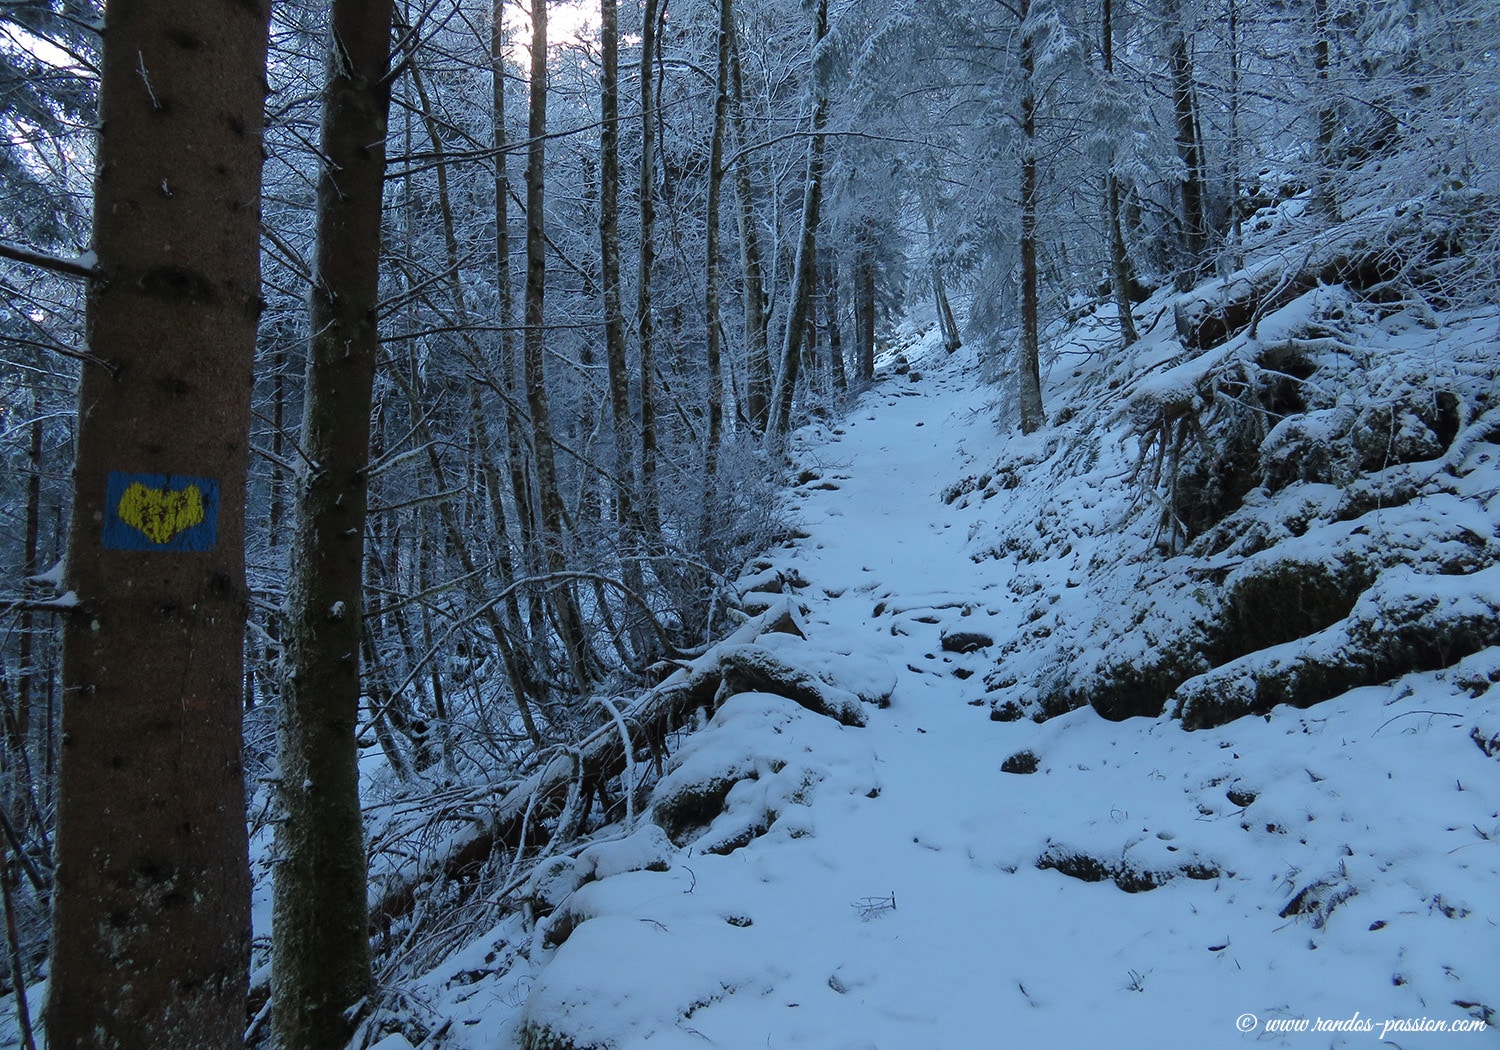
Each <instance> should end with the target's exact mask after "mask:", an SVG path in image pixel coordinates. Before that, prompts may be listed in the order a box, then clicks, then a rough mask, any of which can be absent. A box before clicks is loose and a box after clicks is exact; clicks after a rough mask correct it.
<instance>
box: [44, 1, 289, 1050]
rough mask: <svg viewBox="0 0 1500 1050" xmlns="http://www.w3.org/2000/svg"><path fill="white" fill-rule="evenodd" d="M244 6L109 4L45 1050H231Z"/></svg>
mask: <svg viewBox="0 0 1500 1050" xmlns="http://www.w3.org/2000/svg"><path fill="white" fill-rule="evenodd" d="M269 15H270V5H269V3H267V2H265V0H259V2H244V3H237V4H202V3H197V2H190V0H175V2H168V0H162V2H157V3H136V4H110V5H109V8H108V14H107V29H106V33H105V37H106V44H105V48H104V57H103V71H102V81H101V92H100V118H101V122H100V132H99V141H98V154H97V157H98V172H97V176H96V180H95V185H94V202H95V206H94V217H95V218H94V242H93V247H94V253H95V255H96V256H97V260H98V264H97V266H98V269H97V272H98V278H99V279H98V280H96V281H95V282H94V283H93V284H92V285H91V287H90V289H89V297H88V305H87V338H88V346H89V349H90V351H91V353H92V354H93V355H94V357H96V358H98V359H100V360H102V361H104V362H108V365H109V367H97V366H94V365H89V366H86V367H85V369H84V372H83V380H82V386H81V389H80V392H79V405H78V407H79V413H78V446H77V460H76V468H75V471H74V483H75V494H74V503H73V506H74V512H73V527H72V531H71V533H70V535H69V540H68V555H67V578H66V581H65V584H66V587H67V589H68V591H69V592H70V593H71V594H73V595H75V596H76V597H77V599H78V604H77V606H76V608H75V611H74V612H73V613H72V614H71V615H69V616H68V617H67V618H66V620H65V622H64V656H63V688H64V689H65V691H66V695H67V697H68V700H67V703H66V704H65V705H64V708H65V709H64V712H63V723H64V724H63V755H62V768H61V772H60V776H61V781H60V784H59V801H58V811H57V841H56V857H57V870H56V879H57V881H56V891H55V896H54V898H53V916H52V918H53V927H52V931H53V932H52V962H51V989H50V993H49V997H48V1004H47V1018H46V1021H47V1034H48V1045H49V1046H50V1047H51V1048H52V1050H82V1048H88V1050H97V1048H99V1047H146V1046H150V1047H163V1048H170V1050H199V1048H202V1047H228V1046H238V1045H240V1042H241V1040H242V1037H243V1034H244V1028H245V1010H246V991H247V987H248V982H249V975H248V970H249V952H250V877H249V862H248V856H247V846H246V840H245V795H244V779H243V774H242V771H241V764H240V696H241V682H242V678H243V645H244V624H245V610H246V603H247V601H248V595H247V593H246V588H245V564H244V532H245V528H244V525H245V487H246V481H247V475H248V463H247V455H248V448H249V433H250V391H251V380H252V360H253V355H254V349H255V329H256V321H257V318H258V316H259V313H260V307H261V299H260V274H259V242H260V207H259V202H260V176H261V121H262V116H261V114H262V108H263V105H264V101H265V55H266V31H267V21H268V18H269Z"/></svg>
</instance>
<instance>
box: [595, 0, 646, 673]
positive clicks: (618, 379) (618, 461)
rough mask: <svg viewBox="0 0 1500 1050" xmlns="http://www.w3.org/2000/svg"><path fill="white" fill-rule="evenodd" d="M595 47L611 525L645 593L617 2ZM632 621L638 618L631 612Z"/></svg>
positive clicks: (632, 583) (609, 2)
mask: <svg viewBox="0 0 1500 1050" xmlns="http://www.w3.org/2000/svg"><path fill="white" fill-rule="evenodd" d="M599 16H600V22H599V48H600V58H601V62H602V70H601V74H600V79H599V111H600V116H601V118H602V126H601V127H600V130H599V154H600V156H599V257H600V276H601V282H602V284H603V286H604V349H605V358H606V360H607V362H608V366H609V405H610V415H611V418H612V420H613V422H614V437H615V465H614V473H615V487H614V495H615V521H616V524H617V525H618V528H619V532H620V545H621V547H622V548H623V551H624V554H623V557H622V559H621V572H622V575H623V578H624V581H625V585H626V586H627V587H629V588H630V589H631V590H632V591H634V592H635V593H637V594H639V593H641V592H642V591H643V590H644V589H645V584H644V576H643V573H642V570H641V563H640V561H639V560H638V557H639V555H640V553H641V551H640V547H641V529H640V522H639V521H638V520H637V515H636V498H635V442H636V438H635V425H634V424H635V421H634V418H633V417H632V416H631V413H630V367H629V363H628V360H627V358H626V348H625V312H624V305H623V300H622V295H621V291H620V13H619V0H600V8H599ZM630 615H631V619H632V622H636V616H635V614H634V613H633V612H632V613H631V614H630ZM631 636H632V642H633V643H634V646H635V648H636V650H637V651H641V650H642V649H643V648H644V647H645V646H646V645H648V644H649V635H648V633H647V632H645V631H644V630H632V631H631Z"/></svg>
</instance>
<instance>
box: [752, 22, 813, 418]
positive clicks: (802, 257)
mask: <svg viewBox="0 0 1500 1050" xmlns="http://www.w3.org/2000/svg"><path fill="white" fill-rule="evenodd" d="M815 19H816V20H815V24H814V29H813V49H814V50H816V49H817V47H818V45H819V44H821V43H822V42H823V38H824V37H826V36H827V35H828V0H818V6H817V13H816V16H815ZM827 122H828V87H827V85H826V84H824V83H823V76H822V74H821V73H818V74H815V81H814V85H813V118H812V143H811V145H810V146H809V148H808V158H807V187H806V189H805V190H804V192H803V195H802V235H801V237H800V238H799V239H798V241H797V257H796V262H795V263H794V264H793V267H792V288H791V294H792V299H791V305H790V306H789V307H788V308H787V319H786V333H785V336H784V338H783V340H782V344H781V373H780V375H778V376H777V378H776V393H775V395H774V397H773V398H772V403H771V418H770V421H769V422H768V424H767V426H766V433H767V435H768V436H769V437H770V439H771V441H772V442H773V443H776V444H780V443H781V442H783V441H785V440H786V436H787V434H788V432H790V430H791V426H792V399H793V397H794V396H795V395H796V392H797V372H798V364H799V362H800V360H801V355H802V343H803V340H804V339H805V338H806V332H805V331H804V329H805V328H806V326H807V313H808V299H809V297H810V296H811V294H812V286H813V269H814V268H815V267H816V266H817V249H818V216H819V213H820V212H821V210H822V204H823V128H824V125H825V124H827Z"/></svg>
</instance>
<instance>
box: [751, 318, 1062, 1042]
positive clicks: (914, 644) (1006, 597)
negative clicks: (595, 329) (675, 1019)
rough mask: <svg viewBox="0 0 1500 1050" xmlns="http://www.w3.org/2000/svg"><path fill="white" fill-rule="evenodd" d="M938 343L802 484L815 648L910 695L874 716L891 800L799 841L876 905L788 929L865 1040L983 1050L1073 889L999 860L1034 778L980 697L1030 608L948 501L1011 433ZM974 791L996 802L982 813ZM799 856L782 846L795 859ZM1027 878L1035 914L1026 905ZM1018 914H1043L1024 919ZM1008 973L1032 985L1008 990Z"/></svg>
mask: <svg viewBox="0 0 1500 1050" xmlns="http://www.w3.org/2000/svg"><path fill="white" fill-rule="evenodd" d="M927 349H928V352H927V353H926V354H925V355H922V356H921V357H920V358H919V359H917V360H916V361H915V363H914V364H913V367H912V371H911V372H910V373H902V374H894V373H890V374H888V375H887V377H886V378H885V380H884V381H883V382H880V383H878V384H877V385H876V386H875V387H873V388H871V389H870V390H869V391H867V392H866V393H865V394H864V395H863V396H862V397H861V399H860V400H859V402H858V403H857V404H856V405H855V406H854V407H853V408H852V409H851V410H850V411H849V413H848V414H847V416H846V418H845V419H844V420H843V421H841V422H840V423H838V424H837V425H836V426H834V427H832V428H812V429H809V430H804V431H803V432H801V434H800V435H799V438H800V440H801V442H802V444H801V446H800V447H799V448H798V449H797V450H796V452H797V463H798V465H799V467H800V468H801V474H800V477H802V478H804V479H805V480H804V481H803V482H802V483H801V484H800V485H799V486H798V487H797V489H795V490H794V491H795V496H794V499H795V500H796V514H795V517H796V523H797V525H798V526H799V528H800V529H801V530H802V531H803V532H804V533H805V534H806V536H805V538H803V539H800V540H799V541H797V542H795V543H794V544H793V545H792V548H791V549H790V550H789V551H787V552H786V554H785V556H784V560H785V565H786V567H787V568H788V569H792V568H794V569H795V570H796V572H797V573H798V574H799V575H800V576H801V577H802V578H803V579H804V580H806V581H807V586H806V587H805V588H803V589H802V590H801V591H800V596H801V597H802V599H803V601H804V602H805V603H806V605H807V611H806V613H805V616H804V621H805V626H806V628H807V634H808V638H809V641H810V643H812V644H814V645H821V646H827V647H831V648H834V649H836V650H838V651H841V652H849V653H850V654H851V656H853V657H856V658H859V659H869V658H871V657H874V658H878V659H881V660H883V661H884V662H885V663H886V665H887V666H888V667H889V668H890V671H891V672H892V673H893V674H894V676H895V681H896V687H895V690H894V692H893V694H892V700H891V706H890V708H888V709H886V710H884V711H879V712H870V713H869V724H868V726H867V727H866V728H865V729H864V730H860V731H858V735H859V736H861V737H862V738H863V739H864V740H865V741H866V742H867V743H868V745H869V746H870V748H871V749H872V750H873V752H874V755H875V772H876V776H877V778H878V786H879V790H880V795H879V798H878V800H877V801H875V802H873V803H863V804H862V805H859V806H851V807H849V808H848V809H847V810H846V811H845V813H844V814H843V815H842V819H840V820H839V821H837V822H836V823H835V822H819V823H818V826H817V828H816V830H815V834H814V836H813V838H812V839H811V841H809V842H807V843H799V844H798V845H803V846H805V852H806V853H807V854H808V855H809V858H808V859H809V860H810V861H811V862H812V863H815V864H817V865H819V866H821V867H822V868H823V869H824V871H823V873H822V875H821V877H815V878H816V881H817V882H822V883H825V884H828V885H829V886H830V887H834V889H833V890H832V892H833V894H843V895H844V896H845V897H846V898H847V901H848V904H855V905H859V904H871V903H873V904H875V905H876V906H877V907H876V910H875V911H874V912H873V914H871V915H869V916H868V917H866V919H865V921H864V922H863V923H858V922H851V921H850V920H851V916H850V914H849V913H848V910H847V905H846V907H845V908H844V909H840V910H839V911H836V912H834V913H833V914H832V915H830V914H827V913H826V912H823V911H821V910H807V911H804V904H803V902H799V901H797V900H796V899H795V898H793V899H787V898H785V897H783V898H782V901H783V902H784V903H787V904H791V905H792V907H793V909H794V910H795V911H797V912H798V913H799V914H798V915H797V917H796V919H795V921H794V922H791V923H789V924H788V929H789V931H790V930H792V929H796V928H799V927H800V928H802V929H803V930H804V931H805V930H806V929H807V925H808V924H812V926H813V927H814V928H820V929H821V931H822V932H821V933H820V934H819V935H817V936H815V937H810V938H808V940H809V942H810V943H817V944H819V945H820V946H821V948H820V950H821V951H822V952H824V953H826V955H827V960H826V962H825V964H824V967H823V968H824V969H826V970H827V971H828V983H829V987H831V988H833V990H834V991H835V992H838V991H839V990H840V989H844V990H845V991H846V992H847V993H848V994H847V995H845V998H846V999H852V1000H855V1002H851V1003H849V1004H848V1005H849V1006H850V1007H852V1008H853V1012H854V1013H855V1014H858V1016H859V1018H860V1020H859V1021H855V1019H854V1017H853V1016H850V1017H849V1018H847V1023H849V1024H850V1026H851V1029H857V1028H859V1027H860V1026H861V1025H868V1024H870V1023H871V1022H872V1021H876V1022H877V1024H876V1028H875V1029H874V1031H873V1032H872V1034H875V1033H882V1034H881V1036H880V1039H879V1045H881V1046H886V1045H890V1046H898V1045H899V1046H920V1045H926V1044H925V1042H924V1041H925V1040H928V1039H930V1038H931V1034H932V1033H933V1032H934V1031H942V1032H943V1033H944V1038H945V1041H947V1045H973V1046H980V1045H991V1044H992V1043H993V1040H994V1038H995V1031H994V1029H993V1028H992V1027H991V1026H990V1024H989V1022H988V1021H987V1020H986V1018H987V1017H990V1016H991V1015H990V1011H989V1010H986V1009H982V1008H981V1009H976V1004H980V1003H985V1002H987V1001H993V1000H994V999H995V998H996V995H997V993H998V992H999V990H1000V987H1001V985H1002V984H1005V983H1008V988H1007V989H1006V990H1005V992H1004V993H1003V996H1004V998H1005V999H1006V1000H1007V1003H1006V1006H1007V1009H1014V1008H1015V1007H1017V1006H1020V1005H1022V1000H1023V997H1026V996H1028V995H1029V993H1028V992H1027V991H1026V990H1025V989H1024V988H1023V987H1022V984H1023V982H1022V981H1021V980H1020V977H1019V973H1020V965H1021V960H1022V959H1024V958H1025V957H1026V955H1027V954H1028V943H1029V942H1031V941H1032V940H1033V938H1034V937H1038V936H1043V935H1044V934H1043V931H1044V930H1047V929H1050V930H1052V931H1054V932H1055V931H1058V930H1061V929H1063V928H1064V927H1065V926H1066V923H1065V922H1063V921H1062V920H1061V919H1060V918H1059V916H1058V914H1057V913H1060V912H1061V911H1062V908H1061V905H1062V903H1063V902H1062V901H1058V902H1057V904H1058V908H1057V912H1056V913H1055V912H1054V911H1053V909H1051V908H1047V907H1045V906H1043V907H1041V908H1040V909H1037V908H1036V905H1038V904H1040V901H1039V899H1038V895H1046V896H1049V897H1055V896H1056V894H1058V893H1059V892H1062V891H1063V889H1064V888H1063V886H1062V885H1060V883H1061V882H1064V881H1066V880H1056V879H1051V880H1045V879H1038V878H1037V877H1036V876H1037V875H1038V874H1039V873H1037V872H1035V871H1034V870H1023V873H1022V877H1021V879H1019V880H1018V879H1017V878H1016V874H1015V869H1014V868H1013V867H1010V866H1009V865H1003V864H1002V863H1000V862H998V853H997V850H996V848H995V845H994V843H995V841H996V840H997V839H998V838H999V837H1001V836H1003V834H1004V825H1005V815H1006V812H1007V810H1008V808H1009V804H1008V803H1007V797H1008V796H1014V797H1017V798H1019V797H1024V793H1025V791H1026V788H1025V787H1024V786H1023V785H1022V784H1020V783H1018V782H1019V781H1022V780H1025V779H1028V778H1018V777H1012V776H1010V775H1009V774H1006V773H1003V772H1001V770H1000V764H1001V761H1002V760H1003V759H1004V757H1005V755H1006V752H1005V751H1004V750H1003V744H1002V743H1001V742H1000V741H999V740H998V739H997V736H996V732H995V730H997V729H998V728H999V727H997V726H995V725H994V724H993V723H991V722H990V721H989V719H988V706H987V705H984V704H976V703H974V701H976V700H977V699H978V698H980V697H982V696H983V693H984V689H983V686H982V685H981V680H982V677H983V675H984V673H985V672H986V671H987V670H989V669H991V668H992V667H993V661H994V656H993V649H992V648H991V643H993V642H996V641H998V640H1000V639H1002V638H1004V637H1005V636H1006V632H1009V631H1012V630H1014V628H1015V626H1016V622H1017V618H1018V616H1019V611H1018V609H1017V607H1016V604H1015V598H1014V596H1013V595H1011V594H1010V592H1009V591H1008V589H1007V588H1006V587H1005V586H1004V583H1003V579H1002V578H1000V577H999V574H998V573H996V572H995V571H994V569H995V566H996V563H995V562H993V561H989V562H988V563H987V564H986V565H985V566H983V567H981V566H979V565H976V563H975V562H974V560H972V559H971V558H970V557H969V555H968V553H967V552H966V549H965V544H966V541H967V538H968V529H967V528H966V527H965V519H966V518H967V517H968V516H970V515H972V514H973V513H975V512H972V511H968V512H966V511H960V510H958V509H956V508H954V507H952V506H950V505H948V503H947V502H945V500H944V499H943V493H942V488H943V487H944V486H945V485H947V484H949V483H951V481H952V480H953V479H954V478H956V477H960V476H962V474H963V473H964V471H965V468H966V467H967V466H968V464H970V463H974V464H976V465H982V464H990V463H993V462H994V454H995V449H996V448H997V447H998V445H999V443H1000V442H1001V440H1002V438H1001V437H1000V436H999V435H997V433H996V430H995V427H994V424H993V419H992V417H993V410H992V406H991V404H990V401H991V399H992V398H993V397H994V392H993V390H990V389H986V388H985V387H983V386H981V385H979V384H977V383H975V382H974V376H973V372H974V371H975V370H976V369H977V368H978V362H977V360H976V357H975V352H974V351H972V350H969V349H964V350H962V351H960V352H958V353H955V354H952V355H947V354H945V353H944V351H943V350H942V349H941V346H940V345H937V344H931V343H929V344H927ZM912 356H913V357H916V355H915V354H913V355H912ZM778 561H779V562H780V561H781V559H778ZM961 635H968V636H970V637H968V638H967V639H965V638H962V637H960V636H961ZM945 641H946V642H947V643H948V644H947V646H946V647H945V644H944V643H945ZM976 796H979V797H984V796H988V797H990V798H991V799H992V800H993V803H992V804H989V805H986V804H978V805H976V804H975V802H976ZM955 803H957V804H955ZM976 814H983V815H980V816H976ZM791 855H792V854H791V851H778V856H780V857H781V858H783V861H785V860H789V859H791ZM1007 867H1009V868H1010V870H1006V868H1007ZM782 874H783V875H785V876H786V877H789V878H790V877H793V876H790V875H787V874H786V873H785V872H783V873H782ZM1021 883H1024V884H1025V888H1026V893H1027V897H1028V903H1027V904H1025V905H1022V904H1021V902H1020V901H1018V900H1017V898H1016V896H1015V894H1016V893H1017V891H1018V890H1019V889H1021ZM887 899H889V901H891V902H892V903H893V904H894V907H893V908H890V909H886V908H885V907H884V906H883V905H884V902H885V901H886V900H887ZM855 910H856V911H857V912H858V911H860V909H859V908H858V907H856V909H855ZM1020 912H1027V913H1029V918H1027V919H1026V921H1018V920H1019V919H1020V916H1019V914H1018V913H1020ZM758 914H759V913H758ZM770 921H772V920H771V919H770V917H769V916H765V917H758V918H757V923H762V922H770ZM804 936H805V932H804ZM1008 960H1009V961H1008ZM1008 970H1015V971H1016V974H1017V976H1016V979H1014V980H1011V981H1009V982H1005V981H1004V980H1003V975H1004V974H1005V973H1006V972H1007V971H1008ZM1011 1000H1013V1001H1011ZM840 1012H842V1011H840ZM971 1024H973V1025H974V1026H975V1027H974V1029H973V1030H972V1031H971V1030H968V1026H969V1025H971ZM903 1029H905V1030H906V1033H907V1034H906V1036H905V1037H902V1036H900V1035H898V1034H897V1033H899V1032H900V1031H901V1030H903ZM829 1035H830V1034H829V1033H825V1034H824V1035H823V1036H821V1037H820V1036H818V1035H817V1034H815V1033H814V1032H811V1031H809V1032H804V1033H803V1036H804V1038H805V1039H806V1040H807V1042H806V1045H809V1046H811V1045H826V1046H833V1045H839V1046H844V1045H848V1046H850V1047H855V1046H865V1045H875V1044H874V1043H871V1044H863V1043H860V1042H858V1041H855V1042H849V1043H847V1044H846V1043H844V1042H842V1041H839V1042H837V1043H833V1042H820V1041H819V1040H820V1039H821V1038H828V1037H829ZM791 1045H801V1044H795V1043H794V1044H791Z"/></svg>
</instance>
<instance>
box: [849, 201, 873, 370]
mask: <svg viewBox="0 0 1500 1050" xmlns="http://www.w3.org/2000/svg"><path fill="white" fill-rule="evenodd" d="M873 238H874V234H873V233H872V232H871V230H870V226H869V224H868V223H866V224H864V225H863V226H862V227H861V229H860V232H859V234H858V236H857V237H856V239H855V253H854V344H855V356H856V357H858V358H859V378H860V380H861V382H865V383H869V382H871V381H872V380H874V378H875V245H874V244H873V243H872V241H873Z"/></svg>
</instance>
